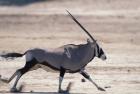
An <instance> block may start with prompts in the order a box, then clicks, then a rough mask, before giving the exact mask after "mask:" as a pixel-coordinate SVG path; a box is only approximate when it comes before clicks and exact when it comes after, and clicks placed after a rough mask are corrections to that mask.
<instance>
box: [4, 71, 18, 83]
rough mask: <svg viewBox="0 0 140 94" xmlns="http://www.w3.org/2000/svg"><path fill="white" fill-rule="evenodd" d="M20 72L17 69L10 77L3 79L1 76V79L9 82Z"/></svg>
mask: <svg viewBox="0 0 140 94" xmlns="http://www.w3.org/2000/svg"><path fill="white" fill-rule="evenodd" d="M17 74H18V71H16V72H15V73H14V74H13V75H12V76H11V77H10V79H3V78H1V81H3V82H5V83H9V82H11V80H13V78H15V76H16V75H17Z"/></svg>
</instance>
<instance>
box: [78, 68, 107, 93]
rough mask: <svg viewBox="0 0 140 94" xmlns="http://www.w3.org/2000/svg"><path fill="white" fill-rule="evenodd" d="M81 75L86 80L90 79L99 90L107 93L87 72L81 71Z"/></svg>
mask: <svg viewBox="0 0 140 94" xmlns="http://www.w3.org/2000/svg"><path fill="white" fill-rule="evenodd" d="M80 74H81V75H83V76H84V77H85V78H86V79H88V80H89V81H90V82H91V83H92V84H94V85H95V86H96V88H97V89H98V90H101V91H105V90H104V89H103V88H101V87H99V86H98V85H97V84H96V83H95V82H94V81H93V80H92V79H91V77H90V75H89V74H88V73H87V72H85V71H84V70H81V71H80Z"/></svg>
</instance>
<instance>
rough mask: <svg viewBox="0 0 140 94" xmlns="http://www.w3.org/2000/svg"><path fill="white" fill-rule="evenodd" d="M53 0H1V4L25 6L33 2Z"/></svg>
mask: <svg viewBox="0 0 140 94" xmlns="http://www.w3.org/2000/svg"><path fill="white" fill-rule="evenodd" d="M45 1H53V0H0V6H25V5H29V4H32V3H38V2H45Z"/></svg>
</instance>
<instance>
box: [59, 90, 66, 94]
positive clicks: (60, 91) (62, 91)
mask: <svg viewBox="0 0 140 94" xmlns="http://www.w3.org/2000/svg"><path fill="white" fill-rule="evenodd" d="M58 92H59V93H68V91H67V90H59V91H58Z"/></svg>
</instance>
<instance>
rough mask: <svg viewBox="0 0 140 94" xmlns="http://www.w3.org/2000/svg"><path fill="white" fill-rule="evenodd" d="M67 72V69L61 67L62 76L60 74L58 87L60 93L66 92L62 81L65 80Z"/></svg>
mask: <svg viewBox="0 0 140 94" xmlns="http://www.w3.org/2000/svg"><path fill="white" fill-rule="evenodd" d="M65 72H66V70H65V69H64V68H62V67H61V68H60V76H59V88H58V92H59V93H63V92H65V91H64V90H62V89H61V85H62V81H63V78H64V75H65Z"/></svg>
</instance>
